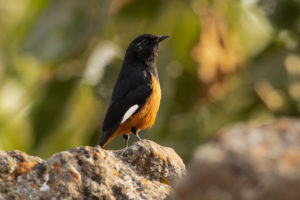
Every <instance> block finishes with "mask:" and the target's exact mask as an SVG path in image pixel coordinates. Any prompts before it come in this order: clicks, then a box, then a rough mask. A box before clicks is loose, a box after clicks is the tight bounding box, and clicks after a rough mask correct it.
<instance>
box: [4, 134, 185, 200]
mask: <svg viewBox="0 0 300 200" xmlns="http://www.w3.org/2000/svg"><path fill="white" fill-rule="evenodd" d="M184 174H185V166H184V164H183V162H182V160H181V158H180V157H179V156H178V155H177V154H176V153H175V151H174V150H173V149H170V148H167V147H162V146H159V145H158V144H156V143H154V142H151V141H148V140H142V141H139V142H137V143H135V144H134V145H133V146H130V147H128V148H125V149H122V150H119V151H109V150H104V149H102V148H100V147H87V146H83V147H78V148H73V149H71V150H68V151H64V152H60V153H58V154H55V155H53V156H52V157H51V158H49V159H47V160H42V159H40V158H38V157H33V156H29V155H27V154H25V153H23V152H21V151H10V152H7V153H6V152H3V151H0V199H1V200H2V199H5V200H6V199H8V200H9V199H12V200H13V199H22V200H26V199H107V200H108V199H109V200H110V199H116V200H122V199H166V198H167V197H168V196H169V194H170V192H171V191H172V187H171V186H172V185H173V184H174V183H175V182H176V181H177V180H178V179H180V178H181V177H182V176H183V175H184Z"/></svg>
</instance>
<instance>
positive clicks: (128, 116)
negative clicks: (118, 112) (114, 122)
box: [121, 104, 139, 124]
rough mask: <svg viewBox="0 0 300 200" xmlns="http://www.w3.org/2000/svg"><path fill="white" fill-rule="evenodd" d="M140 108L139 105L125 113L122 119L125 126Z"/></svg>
mask: <svg viewBox="0 0 300 200" xmlns="http://www.w3.org/2000/svg"><path fill="white" fill-rule="evenodd" d="M138 108H139V106H138V105H137V104H135V105H133V106H131V107H130V108H129V109H128V110H127V111H126V113H125V115H124V116H123V118H122V121H121V124H123V123H124V122H125V121H126V120H127V119H129V118H130V117H131V116H132V115H133V113H134V112H135V111H136V110H137V109H138Z"/></svg>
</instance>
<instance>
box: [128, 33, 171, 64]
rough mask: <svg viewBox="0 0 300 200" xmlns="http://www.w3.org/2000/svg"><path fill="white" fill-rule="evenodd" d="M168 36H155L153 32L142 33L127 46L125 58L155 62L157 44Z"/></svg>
mask: <svg viewBox="0 0 300 200" xmlns="http://www.w3.org/2000/svg"><path fill="white" fill-rule="evenodd" d="M168 37H169V36H168V35H161V36H157V35H153V34H143V35H141V36H139V37H137V38H135V39H134V40H133V41H132V42H131V43H130V45H129V47H128V48H127V51H126V56H125V59H134V60H138V61H141V62H147V63H155V61H156V58H157V50H158V44H159V43H160V42H161V41H163V40H165V39H167V38H168Z"/></svg>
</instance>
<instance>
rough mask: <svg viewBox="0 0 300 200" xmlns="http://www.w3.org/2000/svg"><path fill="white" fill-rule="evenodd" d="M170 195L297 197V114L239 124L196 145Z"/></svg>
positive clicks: (254, 199)
mask: <svg viewBox="0 0 300 200" xmlns="http://www.w3.org/2000/svg"><path fill="white" fill-rule="evenodd" d="M172 199H174V200H183V199H184V200H194V199H195V200H196V199H201V200H299V199H300V120H295V119H286V118H284V119H280V120H278V121H276V122H274V123H271V124H267V125H263V126H260V127H251V126H246V125H237V126H234V127H232V128H228V129H225V130H223V131H221V133H220V134H219V135H218V136H217V138H216V139H215V140H213V141H211V142H209V143H207V144H205V145H202V146H200V147H199V148H198V149H197V150H196V152H195V154H194V160H193V162H192V164H191V165H190V167H189V168H188V175H187V177H186V178H185V179H184V180H182V181H181V182H180V184H179V185H178V186H177V187H176V188H175V194H174V196H173V198H172Z"/></svg>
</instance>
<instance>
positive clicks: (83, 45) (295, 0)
mask: <svg viewBox="0 0 300 200" xmlns="http://www.w3.org/2000/svg"><path fill="white" fill-rule="evenodd" d="M0 11H1V12H0V27H1V29H0V124H1V125H0V148H1V149H3V150H10V149H20V150H23V151H26V152H28V153H31V154H35V155H39V156H42V157H47V156H49V155H51V154H53V153H55V152H58V151H61V150H65V149H68V148H71V147H74V146H79V145H95V144H96V143H97V140H98V138H99V134H100V129H101V126H102V120H103V117H104V114H105V112H106V109H107V106H108V104H109V101H110V96H111V92H112V88H113V86H114V83H115V81H116V78H117V76H118V73H119V70H120V67H121V64H122V59H123V56H124V52H125V50H126V47H127V46H128V44H129V43H130V41H131V40H132V39H133V38H135V37H136V36H138V35H140V34H143V33H155V34H169V35H170V36H171V38H170V39H168V40H166V41H165V42H164V43H163V44H162V45H161V46H160V52H159V58H158V63H157V66H158V71H159V76H160V80H161V87H162V94H163V96H162V103H161V108H160V111H159V113H158V117H157V121H156V124H155V126H154V127H153V128H152V130H151V131H150V132H149V133H145V134H142V135H141V136H142V137H143V138H148V139H151V140H154V141H156V142H158V143H160V144H162V145H167V146H171V147H173V148H174V149H175V150H176V151H177V152H178V153H179V154H180V155H181V156H182V157H183V158H184V159H188V158H189V156H190V154H191V152H192V150H193V148H194V147H195V146H197V145H198V144H200V143H203V142H205V141H206V140H207V139H209V138H211V137H212V136H213V135H214V134H215V133H216V131H217V130H218V129H220V128H221V127H224V126H226V125H229V124H232V123H236V122H248V123H250V124H254V125H255V124H259V123H263V122H268V121H271V120H272V119H274V118H276V117H279V116H282V115H287V116H298V115H299V113H300V56H299V49H300V46H299V42H300V1H299V0H225V1H217V0H189V1H187V0H182V1H175V0H168V1H163V0H144V1H139V0H111V1H109V0H86V1H82V0H65V1H60V0H53V1H49V0H39V1H37V0H26V1H24V0H11V1H4V0H1V1H0ZM135 140H136V138H134V137H132V139H131V140H130V142H134V141H135ZM107 148H109V149H118V148H123V141H122V139H121V137H118V138H116V139H115V140H113V141H112V142H111V143H110V144H109V145H108V146H107Z"/></svg>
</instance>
